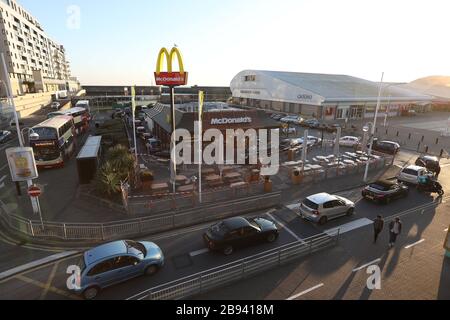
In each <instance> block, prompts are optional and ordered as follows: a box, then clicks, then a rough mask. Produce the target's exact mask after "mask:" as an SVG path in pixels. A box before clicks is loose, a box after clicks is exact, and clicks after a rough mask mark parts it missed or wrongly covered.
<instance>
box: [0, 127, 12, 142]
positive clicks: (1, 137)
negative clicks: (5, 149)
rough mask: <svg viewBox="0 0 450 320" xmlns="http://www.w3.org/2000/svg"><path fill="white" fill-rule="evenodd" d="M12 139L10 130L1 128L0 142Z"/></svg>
mask: <svg viewBox="0 0 450 320" xmlns="http://www.w3.org/2000/svg"><path fill="white" fill-rule="evenodd" d="M12 139H13V135H12V133H11V131H7V130H3V131H0V143H6V142H8V141H11V140H12Z"/></svg>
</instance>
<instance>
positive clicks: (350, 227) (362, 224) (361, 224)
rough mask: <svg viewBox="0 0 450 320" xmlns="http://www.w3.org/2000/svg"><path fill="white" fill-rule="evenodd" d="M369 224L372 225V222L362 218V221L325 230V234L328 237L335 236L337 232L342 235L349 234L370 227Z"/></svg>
mask: <svg viewBox="0 0 450 320" xmlns="http://www.w3.org/2000/svg"><path fill="white" fill-rule="evenodd" d="M371 224H373V221H372V220H370V219H367V218H363V219H358V220H355V221H352V222H349V223H346V224H343V225H341V226H339V227H336V228H332V229H328V230H325V233H326V234H328V235H335V234H336V233H337V232H338V231H339V234H344V233H347V232H350V231H353V230H356V229H359V228H363V227H365V226H368V225H371Z"/></svg>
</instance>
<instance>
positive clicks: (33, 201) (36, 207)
mask: <svg viewBox="0 0 450 320" xmlns="http://www.w3.org/2000/svg"><path fill="white" fill-rule="evenodd" d="M1 58H2V63H3V71H4V76H5V82H6V84H5V89H6V94H7V95H8V100H9V102H10V104H11V107H12V109H13V113H14V121H15V123H16V130H17V138H18V139H19V145H20V147H21V148H23V147H24V146H25V144H24V141H23V137H22V131H21V130H20V126H19V117H18V116H17V110H16V104H15V103H14V98H13V95H12V87H11V80H10V79H9V74H8V69H7V66H6V61H5V55H4V54H3V52H2V53H1ZM32 185H33V181H32V180H27V186H28V188H29V187H31V186H32ZM30 200H31V205H32V207H33V212H34V213H35V214H39V215H40V217H41V220H42V215H41V212H40V210H39V208H40V206H39V199H38V198H32V197H30Z"/></svg>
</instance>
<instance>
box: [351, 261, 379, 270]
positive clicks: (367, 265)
mask: <svg viewBox="0 0 450 320" xmlns="http://www.w3.org/2000/svg"><path fill="white" fill-rule="evenodd" d="M380 261H381V258H378V259H376V260H373V261H372V262H369V263H366V264H365V265H363V266H361V267H359V268H355V269H353V272H358V271H360V270H362V269H365V268H367V267H369V266H372V265H374V264H378V262H380Z"/></svg>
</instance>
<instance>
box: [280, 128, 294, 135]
mask: <svg viewBox="0 0 450 320" xmlns="http://www.w3.org/2000/svg"><path fill="white" fill-rule="evenodd" d="M281 131H282V132H283V133H284V134H291V133H293V134H296V133H297V129H296V128H292V127H290V128H283V129H282V130H281Z"/></svg>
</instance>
